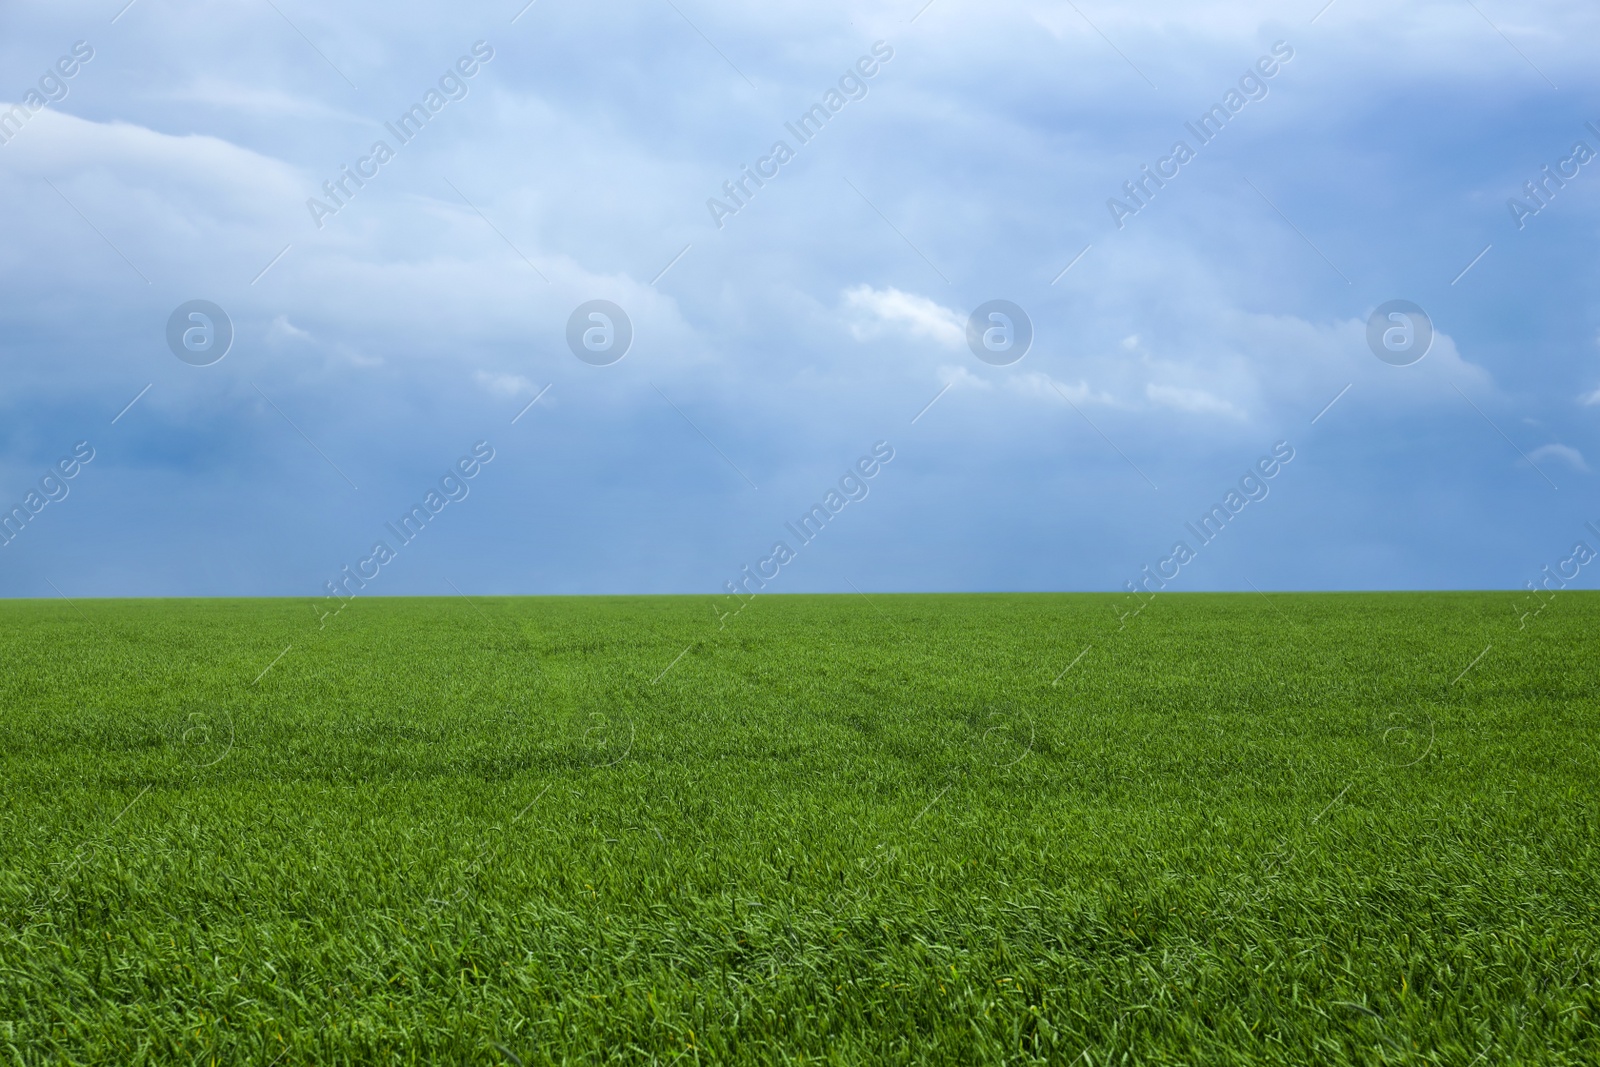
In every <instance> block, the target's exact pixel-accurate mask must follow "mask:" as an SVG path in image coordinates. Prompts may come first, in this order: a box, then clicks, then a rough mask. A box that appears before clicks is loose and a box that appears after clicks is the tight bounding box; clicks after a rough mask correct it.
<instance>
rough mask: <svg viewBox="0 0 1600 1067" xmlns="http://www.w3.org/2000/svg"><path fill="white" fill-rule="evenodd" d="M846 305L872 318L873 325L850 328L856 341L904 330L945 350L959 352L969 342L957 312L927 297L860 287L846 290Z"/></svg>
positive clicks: (857, 325) (963, 322)
mask: <svg viewBox="0 0 1600 1067" xmlns="http://www.w3.org/2000/svg"><path fill="white" fill-rule="evenodd" d="M844 299H845V305H846V306H847V307H849V308H851V309H853V310H855V311H857V312H862V313H865V314H867V315H870V316H871V317H872V319H873V320H874V321H872V322H869V323H866V324H861V323H857V324H854V325H852V326H851V332H852V333H854V334H855V336H856V338H857V340H862V339H865V338H866V337H870V336H872V335H873V334H874V333H875V332H876V330H877V329H879V328H882V327H883V326H893V327H898V328H900V329H901V330H904V331H905V332H906V333H908V334H910V335H911V336H912V337H923V338H926V339H928V340H930V341H933V342H935V343H937V344H941V345H943V346H944V347H946V348H960V347H961V346H962V344H964V343H965V342H966V338H967V324H966V319H965V318H964V317H963V316H962V315H961V314H960V313H959V312H957V311H954V310H952V309H951V308H947V307H945V306H944V305H943V304H939V303H937V302H935V301H933V300H930V299H928V298H927V297H925V296H918V295H916V294H915V293H903V292H901V291H900V290H899V289H895V288H892V287H891V288H888V289H874V288H873V287H872V286H870V285H858V286H856V287H855V288H854V289H847V290H845V294H844Z"/></svg>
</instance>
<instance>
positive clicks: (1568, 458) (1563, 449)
mask: <svg viewBox="0 0 1600 1067" xmlns="http://www.w3.org/2000/svg"><path fill="white" fill-rule="evenodd" d="M1546 457H1548V458H1550V459H1559V460H1561V461H1562V462H1563V463H1565V464H1567V465H1568V466H1569V467H1571V468H1572V469H1573V470H1575V471H1579V472H1581V473H1584V474H1587V473H1589V465H1588V464H1587V463H1585V462H1584V461H1583V453H1582V452H1579V451H1578V450H1577V449H1576V448H1573V447H1572V446H1570V445H1557V444H1550V445H1540V446H1539V447H1538V448H1536V449H1534V450H1533V451H1532V452H1529V453H1528V459H1529V460H1531V461H1533V462H1534V463H1537V462H1539V461H1540V460H1541V459H1545V458H1546Z"/></svg>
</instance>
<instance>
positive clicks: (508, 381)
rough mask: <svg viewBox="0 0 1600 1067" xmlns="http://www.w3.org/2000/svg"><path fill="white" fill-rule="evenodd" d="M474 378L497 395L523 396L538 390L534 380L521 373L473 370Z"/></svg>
mask: <svg viewBox="0 0 1600 1067" xmlns="http://www.w3.org/2000/svg"><path fill="white" fill-rule="evenodd" d="M472 380H473V381H475V382H477V383H478V384H479V385H481V386H483V387H484V388H485V389H487V390H488V391H489V392H491V393H494V394H495V395H496V396H522V395H532V394H533V393H536V392H538V389H537V387H535V386H534V384H533V383H532V382H530V381H529V380H528V379H526V378H524V377H523V376H522V375H520V374H491V373H489V372H488V371H482V370H480V371H473V372H472Z"/></svg>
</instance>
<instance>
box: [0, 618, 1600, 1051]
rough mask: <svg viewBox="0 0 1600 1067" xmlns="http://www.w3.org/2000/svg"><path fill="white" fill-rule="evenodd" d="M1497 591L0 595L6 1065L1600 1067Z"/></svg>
mask: <svg viewBox="0 0 1600 1067" xmlns="http://www.w3.org/2000/svg"><path fill="white" fill-rule="evenodd" d="M1519 599H1520V598H1519V596H1518V595H1517V594H1513V593H1456V594H1381V595H1377V594H1375V595H1366V594H1359V595H1358V594H1350V595H1328V594H1323V595H1290V594H1282V595H1280V594H1271V595H1270V596H1261V595H1257V594H1255V593H1250V594H1244V595H1220V594H1219V595H1162V596H1159V597H1157V598H1156V599H1155V600H1153V601H1152V602H1151V603H1150V604H1149V605H1148V606H1147V607H1146V608H1145V609H1144V611H1143V612H1142V613H1141V614H1139V615H1138V616H1137V617H1133V618H1129V619H1127V620H1126V625H1125V626H1123V625H1121V624H1119V622H1118V618H1117V611H1118V610H1120V608H1119V606H1121V605H1123V604H1124V600H1123V598H1120V597H1110V596H1093V595H1015V596H1011V595H1007V596H998V595H996V596H889V595H881V596H879V595H874V596H872V597H871V598H870V599H868V598H866V597H862V596H856V595H851V596H849V597H763V598H759V599H758V600H756V601H754V602H753V603H752V604H751V605H750V607H749V608H748V609H747V610H745V611H744V612H743V613H742V614H740V615H739V616H737V617H735V618H731V619H728V620H727V625H726V628H722V629H719V626H718V623H717V620H716V618H715V616H714V614H713V611H712V609H711V607H710V606H709V605H710V598H704V597H700V598H692V597H669V598H583V599H577V598H560V599H549V598H528V599H521V598H519V599H492V598H484V599H472V600H468V599H466V598H464V597H453V598H448V599H428V600H398V599H390V600H381V599H370V600H359V601H356V602H354V603H353V604H352V605H351V606H350V608H349V609H348V610H346V611H345V612H343V613H342V614H341V615H339V616H338V617H336V618H331V619H328V620H327V621H326V625H325V626H324V627H323V628H320V629H319V626H318V618H317V614H316V613H315V611H314V609H312V608H311V607H309V606H308V604H307V602H305V601H288V600H256V601H244V600H228V601H222V600H207V601H99V602H78V603H76V604H70V603H68V602H66V601H61V600H57V601H52V602H40V601H33V602H18V601H13V602H8V603H4V604H0V650H3V657H4V659H3V662H4V666H5V669H4V671H3V672H0V767H3V771H0V776H3V781H4V794H3V799H0V919H3V929H0V1054H3V1058H4V1061H5V1062H14V1063H19V1064H20V1063H46V1062H71V1063H115V1064H140V1063H157V1062H159V1063H194V1064H212V1063H216V1064H244V1063H254V1064H263V1065H265V1064H270V1063H277V1064H283V1065H291V1064H309V1063H440V1062H473V1063H507V1064H509V1063H517V1062H520V1063H522V1064H526V1065H532V1064H536V1063H562V1062H595V1063H598V1062H610V1061H617V1062H659V1063H668V1062H672V1063H723V1062H837V1063H890V1064H892V1063H923V1062H926V1063H949V1064H977V1063H1002V1062H1004V1063H1028V1062H1039V1063H1044V1062H1049V1063H1069V1062H1081V1063H1086V1064H1087V1063H1094V1064H1113V1063H1114V1064H1122V1063H1163V1064H1180V1063H1186V1064H1230V1063H1239V1064H1244V1063H1283V1064H1311V1063H1316V1064H1323V1063H1397V1064H1398V1063H1419V1064H1420V1063H1428V1064H1459V1065H1461V1067H1469V1065H1473V1064H1484V1065H1494V1064H1502V1063H1570V1064H1579V1063H1587V1064H1593V1063H1597V1062H1600V1029H1597V1023H1596V1020H1597V1012H1600V992H1597V983H1600V959H1597V952H1600V911H1597V909H1600V852H1597V845H1600V824H1597V819H1596V810H1597V798H1600V773H1597V746H1600V736H1597V726H1600V671H1597V665H1600V650H1597V643H1596V642H1597V636H1600V594H1594V595H1589V594H1583V593H1563V594H1560V595H1559V596H1558V598H1557V599H1555V600H1554V601H1552V602H1551V603H1550V605H1549V607H1547V608H1546V609H1545V610H1544V611H1543V612H1542V613H1541V614H1540V615H1538V616H1537V617H1535V618H1531V619H1525V620H1523V622H1524V623H1525V627H1524V628H1520V629H1519V625H1518V614H1519V610H1518V609H1517V608H1516V605H1517V604H1518V603H1519ZM1485 646H1492V647H1489V649H1488V651H1487V652H1485ZM286 648H287V650H286ZM685 649H687V651H685ZM1085 649H1087V651H1085ZM1480 653H1482V655H1481V658H1477V659H1476V660H1475V657H1479V656H1480ZM680 654H681V656H680ZM1469 665H1470V667H1469ZM1064 669H1065V671H1064V673H1062V672H1063V670H1064ZM263 671H265V673H263ZM663 671H665V673H664V674H663ZM1463 671H1465V673H1463Z"/></svg>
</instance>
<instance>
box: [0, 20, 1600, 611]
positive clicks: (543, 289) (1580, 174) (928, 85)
mask: <svg viewBox="0 0 1600 1067" xmlns="http://www.w3.org/2000/svg"><path fill="white" fill-rule="evenodd" d="M125 4H126V0H95V2H92V3H90V2H82V3H78V2H66V3H59V2H52V3H43V2H32V0H14V2H11V3H7V4H5V5H3V6H0V141H3V143H0V195H3V197H4V202H5V203H6V204H7V205H8V206H9V208H10V210H8V211H7V212H5V215H4V221H3V223H0V225H3V227H4V233H5V239H4V241H0V290H3V293H4V296H3V298H0V509H4V511H5V513H6V516H7V517H8V518H9V523H10V525H8V526H5V527H3V529H4V533H3V534H0V541H3V542H4V543H3V547H0V596H7V597H68V598H73V599H76V598H80V597H82V598H89V597H122V596H290V597H325V596H328V595H329V594H338V595H340V596H354V595H357V594H359V595H363V596H366V595H454V594H455V593H458V592H464V593H467V594H470V595H479V594H483V595H490V594H644V593H682V594H706V595H716V594H724V593H726V592H727V591H728V588H729V585H730V584H735V583H736V587H737V588H739V589H740V590H741V592H742V593H750V592H755V591H759V592H761V593H768V594H771V593H806V592H844V593H850V592H855V591H860V592H866V593H869V594H870V593H873V592H879V591H902V592H930V591H1009V590H1038V591H1056V590H1083V591H1122V590H1125V589H1126V588H1127V587H1128V585H1129V584H1130V583H1138V586H1139V587H1141V588H1143V589H1146V590H1152V591H1154V590H1158V589H1159V590H1161V591H1170V592H1196V591H1207V590H1237V591H1249V590H1252V589H1254V590H1264V591H1271V590H1356V589H1453V588H1462V589H1477V588H1494V589H1506V590H1520V589H1522V588H1524V586H1525V585H1526V583H1529V582H1536V581H1545V580H1546V577H1545V576H1546V575H1549V574H1551V573H1554V572H1556V571H1560V572H1561V573H1562V574H1563V579H1562V585H1563V586H1564V587H1572V588H1593V587H1594V584H1595V575H1596V574H1597V573H1600V567H1593V568H1589V567H1586V566H1584V563H1586V562H1587V560H1586V559H1585V558H1583V554H1582V553H1578V552H1576V550H1575V546H1576V544H1577V543H1578V542H1584V543H1585V544H1586V545H1590V546H1594V548H1595V549H1600V529H1593V530H1592V529H1590V528H1589V527H1588V526H1587V525H1586V524H1587V523H1593V524H1595V527H1597V528H1600V499H1597V498H1596V495H1595V491H1594V490H1595V487H1596V473H1595V467H1596V465H1600V441H1597V439H1596V426H1597V423H1600V285H1597V282H1600V271H1597V269H1596V267H1597V259H1596V254H1595V249H1596V235H1597V222H1600V93H1597V88H1600V70H1597V68H1596V67H1595V65H1594V63H1593V58H1592V57H1593V51H1594V46H1595V43H1596V40H1597V31H1600V9H1597V8H1596V7H1595V6H1594V5H1593V4H1592V3H1584V2H1579V0H1548V2H1543V3H1527V4H1517V5H1514V4H1511V3H1508V2H1506V0H1438V2H1427V0H1423V2H1413V3H1407V4H1404V5H1394V4H1379V3H1375V2H1373V0H1334V2H1333V3H1331V4H1326V3H1325V0H1310V2H1305V3H1300V2H1292V3H1286V2H1281V0H1280V2H1273V3H1256V2H1232V3H1212V2H1205V0H1200V2H1195V0H1185V2H1182V3H1178V2H1175V0H1173V2H1169V0H1152V2H1147V3H1128V4H1120V3H1110V2H1107V0H1074V2H1065V0H1063V2H1061V3H1052V2H1040V3H1016V2H1011V0H991V2H985V3H982V4H978V3H971V2H962V0H932V2H931V3H926V4H924V2H923V0H906V2H894V3H887V2H885V3H879V2H874V0H854V2H851V3H839V2H832V0H807V2H805V3H799V2H791V0H776V2H770V3H765V4H760V5H751V4H731V3H716V2H712V0H633V2H629V3H622V2H610V0H600V2H592V3H577V2H573V0H536V2H534V3H532V4H527V5H526V6H524V4H525V0H505V2H499V0H496V2H476V0H467V2H458V3H453V4H433V5H424V4H417V3H409V2H404V0H401V2H390V3H384V4H376V3H368V2H353V3H347V4H339V5H327V4H312V3H308V2H305V0H241V2H239V3H230V4H218V3H199V2H184V0H166V2H163V0H134V2H133V3H132V4H126V6H124V5H125ZM806 116H809V121H808V124H802V120H803V119H804V118H805V117H806ZM1205 117H1209V124H1208V125H1204V126H1202V125H1201V123H1202V119H1203V118H1205ZM1180 142H1181V144H1182V148H1181V149H1180V148H1179V147H1178V146H1179V145H1180ZM780 145H781V147H780ZM1580 145H1581V146H1582V148H1581V150H1580V147H1579V146H1580ZM380 146H381V147H380ZM1591 157H1594V158H1591ZM751 174H755V175H757V177H756V178H752V177H750V175H751ZM1152 174H1154V175H1156V177H1150V176H1149V175H1152ZM351 175H355V177H352V176H351ZM762 175H764V177H763V176H762ZM1162 175H1165V177H1162ZM758 179H759V184H758ZM741 183H742V187H741ZM1134 183H1142V184H1134ZM1530 183H1531V184H1530ZM341 185H342V188H341ZM1130 190H1131V191H1130ZM596 301H603V302H606V303H603V304H596V303H595V302H596ZM997 301H999V302H1004V303H1001V304H996V303H995V302H997ZM1395 301H1406V302H1408V303H1406V304H1404V305H1401V306H1400V307H1401V310H1399V311H1396V310H1394V307H1395V306H1394V304H1393V302H1395ZM196 302H204V303H196ZM996 307H998V308H1000V309H1001V310H1000V311H998V312H995V311H994V310H993V309H994V308H996ZM991 313H994V314H999V315H1000V317H999V318H991V317H990V315H991ZM1391 315H1394V316H1398V317H1393V318H1391V317H1390V316H1391ZM191 316H198V317H191ZM591 316H598V317H594V318H592V317H591ZM1373 323H1376V325H1373ZM1369 327H1370V328H1369ZM1385 338H1387V341H1386V340H1385ZM1024 339H1026V342H1027V343H1026V346H1025V350H1024V344H1023V340H1024ZM1424 339H1426V340H1425V342H1424ZM85 457H89V458H85ZM1267 471H1271V475H1270V476H1268V475H1267V473H1266V472H1267ZM68 472H70V476H69V474H68ZM468 472H470V476H468ZM868 472H870V475H869V473H868ZM1230 493H1231V494H1232V495H1231V496H1230ZM430 494H431V495H430ZM830 494H831V495H830ZM819 509H820V510H819ZM408 515H409V516H411V517H412V518H411V524H410V525H409V526H408V525H405V523H404V522H403V519H404V517H405V516H408ZM806 516H810V517H811V518H810V523H809V524H806V523H805V522H804V521H803V519H804V517H806ZM1206 516H1211V521H1210V524H1209V525H1206V524H1205V523H1204V519H1205V517H1206ZM380 545H381V546H382V551H380V550H379V546H380ZM1179 545H1182V546H1183V551H1181V552H1180V551H1178V546H1179ZM779 546H782V549H781V551H780V548H779ZM1547 567H1548V568H1550V570H1546V569H1545V568H1547ZM1574 574H1575V576H1574ZM352 576H354V577H352Z"/></svg>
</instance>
